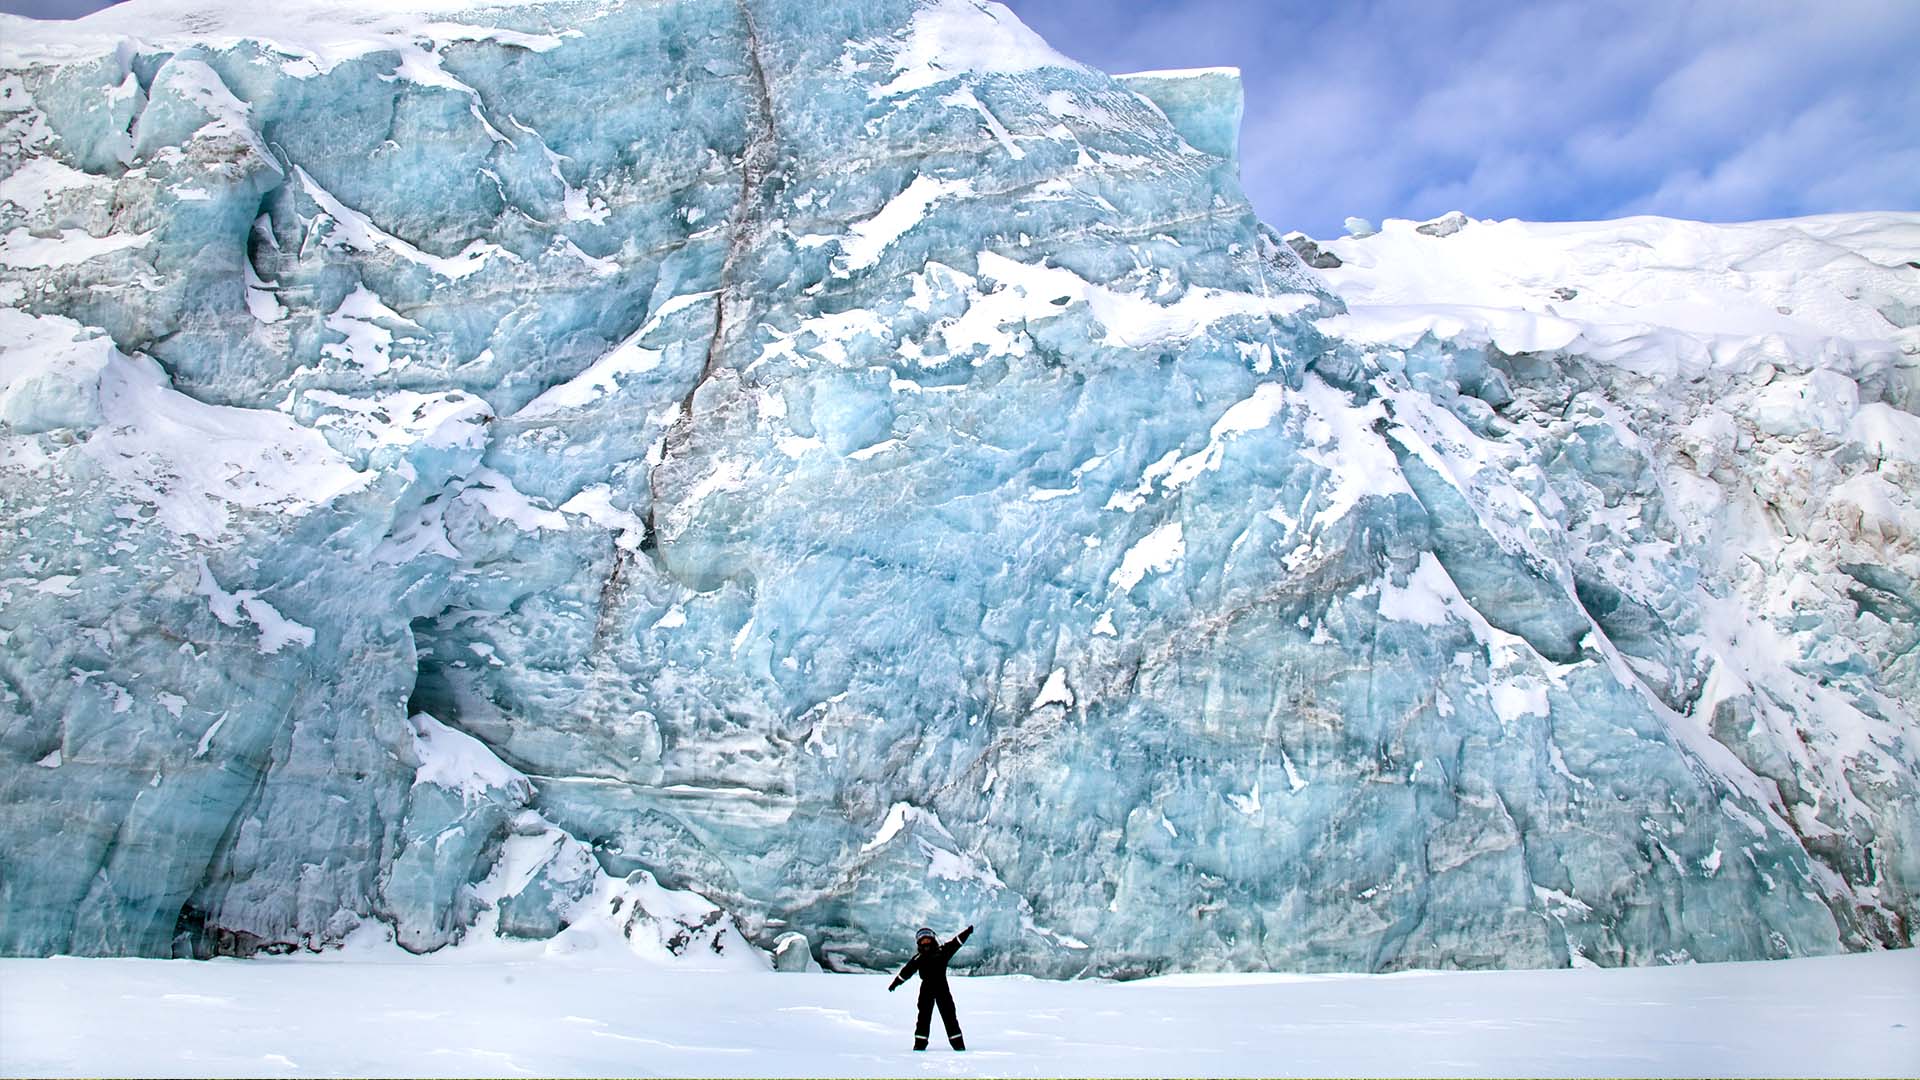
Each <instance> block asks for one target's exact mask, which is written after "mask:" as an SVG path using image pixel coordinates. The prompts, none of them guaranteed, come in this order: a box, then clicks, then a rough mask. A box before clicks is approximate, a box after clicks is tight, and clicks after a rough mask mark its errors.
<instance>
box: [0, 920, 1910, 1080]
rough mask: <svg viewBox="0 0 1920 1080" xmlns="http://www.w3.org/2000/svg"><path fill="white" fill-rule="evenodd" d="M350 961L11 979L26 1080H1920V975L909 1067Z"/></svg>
mask: <svg viewBox="0 0 1920 1080" xmlns="http://www.w3.org/2000/svg"><path fill="white" fill-rule="evenodd" d="M332 955H333V956H335V957H337V956H339V955H340V954H332ZM348 955H349V956H350V958H349V959H345V960H338V959H335V960H325V959H323V960H311V959H292V960H248V961H213V962H194V961H174V960H82V959H73V958H56V959H50V960H4V961H0V1072H4V1073H5V1075H8V1076H20V1075H41V1076H98V1075H121V1074H138V1075H143V1076H208V1077H213V1076H329V1075H360V1076H365V1075H375V1076H379V1075H395V1074H409V1075H418V1076H526V1075H541V1076H631V1075H642V1076H648V1075H653V1076H899V1075H932V1076H1054V1075H1070V1076H1161V1075H1176V1076H1178V1075H1212V1076H1241V1075H1287V1076H1291V1075H1304V1076H1332V1075H1347V1074H1358V1075H1379V1076H1391V1075H1416V1076H1509V1075H1519V1076H1602V1075H1628V1076H1827V1075H1838V1076H1845V1075H1855V1076H1869V1075H1880V1076H1885V1075H1903V1076H1912V1075H1920V954H1916V953H1914V952H1913V951H1911V950H1906V951H1899V952H1887V953H1871V954H1863V955H1854V956H1844V957H1826V958H1819V959H1808V960H1787V961H1772V962H1762V963H1746V964H1706V965H1692V966H1683V967H1672V968H1639V969H1623V970H1608V971H1595V970H1588V971H1508V972H1449V973H1416V974H1402V975H1375V976H1363V975H1292V976H1289V975H1219V976H1208V975H1187V976H1170V977H1167V978H1162V979H1149V980H1145V981H1141V982H1133V983H1109V982H1094V981H1082V982H1045V981H1039V980H1034V979H1029V978H1025V977H1021V976H1007V977H997V978H964V977H963V978H960V979H957V980H956V981H955V984H954V992H955V997H956V999H957V1001H958V1004H959V1011H960V1021H961V1024H962V1025H963V1026H964V1028H965V1030H966V1034H967V1041H968V1044H969V1045H970V1046H972V1047H974V1048H975V1049H973V1050H971V1051H969V1052H968V1053H966V1054H964V1055H961V1054H954V1053H952V1052H951V1051H947V1050H945V1049H936V1050H933V1051H929V1052H927V1053H925V1054H913V1053H911V1052H909V1051H908V1050H907V1047H908V1046H909V1045H910V1041H911V1029H912V1023H913V1001H914V999H913V993H912V989H911V987H908V988H904V989H902V990H901V991H900V992H898V993H894V994H891V995H889V994H887V993H886V977H885V976H883V975H871V976H848V975H776V974H724V973H711V974H709V973H686V972H681V971H672V972H669V971H665V970H661V969H658V968H653V967H646V966H640V965H638V964H636V963H633V962H628V961H626V959H625V958H624V957H621V958H620V960H619V961H618V962H610V960H611V954H604V955H598V956H595V957H592V958H589V959H580V958H577V957H575V958H554V957H545V958H538V959H525V960H514V959H500V958H498V957H500V956H504V955H507V954H506V953H505V952H495V953H493V954H492V955H493V956H494V957H495V958H492V959H486V960H478V961H476V960H462V959H451V960H446V959H436V958H427V959H422V958H416V957H408V958H405V959H404V960H398V959H396V960H392V961H389V962H380V961H375V960H371V959H369V958H368V957H369V955H370V954H368V953H364V952H362V953H359V954H357V955H355V954H348ZM394 955H396V956H397V954H394ZM443 955H444V954H443ZM531 955H532V953H529V956H531ZM935 1028H936V1031H935V1036H936V1042H938V1036H939V1034H940V1033H939V1031H938V1022H937V1020H936V1023H935Z"/></svg>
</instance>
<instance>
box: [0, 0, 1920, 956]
mask: <svg viewBox="0 0 1920 1080" xmlns="http://www.w3.org/2000/svg"><path fill="white" fill-rule="evenodd" d="M410 8H411V11H410V13H406V14H400V13H396V12H394V11H392V10H391V9H389V8H387V7H385V6H381V5H375V4H373V3H371V2H370V0H369V2H364V3H363V2H359V0H355V2H354V3H350V4H347V5H344V6H343V5H341V4H339V3H325V4H322V3H319V2H317V0H290V2H289V3H288V4H285V5H282V6H280V7H278V8H277V9H276V12H275V13H274V14H264V13H261V12H257V11H248V10H242V9H240V8H239V7H238V6H228V7H221V6H213V7H207V6H202V5H197V4H193V3H188V2H185V0H131V2H130V3H127V4H123V5H120V6H117V7H115V8H112V9H109V10H107V11H104V12H101V13H99V14H96V15H93V16H90V17H88V18H86V19H83V20H80V21H78V22H75V23H72V24H47V23H37V22H31V21H28V20H22V19H15V18H4V19H0V41H3V42H4V43H0V305H4V307H0V350H3V351H0V529H4V535H5V537H6V540H5V544H4V547H3V548H0V562H4V564H5V571H4V576H0V710H4V711H0V953H4V954H7V955H46V954H55V953H71V954H80V955H117V956H198V957H204V956H212V955H234V954H237V955H247V954H253V953H260V952H285V951H289V950H301V949H323V948H327V947H330V946H333V945H337V944H339V943H341V942H344V941H348V940H350V939H351V940H359V939H360V938H362V937H364V936H365V935H367V934H370V933H371V934H379V935H384V936H385V937H388V938H390V939H391V940H392V942H394V943H396V944H397V945H398V946H399V947H401V948H404V949H407V950H409V951H412V952H432V951H435V950H439V949H443V948H445V947H448V946H450V945H454V944H455V943H458V942H461V941H463V940H466V941H473V940H478V939H481V938H486V937H494V936H504V937H511V938H523V939H531V940H545V941H549V942H551V943H552V947H554V948H557V949H575V948H598V947H603V946H604V947H619V946H618V945H617V944H612V943H615V942H619V941H624V942H626V943H627V945H628V946H629V947H631V948H633V949H635V950H637V951H640V952H642V953H643V954H644V955H647V956H652V957H657V958H659V959H660V960H661V962H663V963H673V962H679V961H683V960H690V959H694V958H697V959H698V960H699V961H700V962H701V963H703V964H704V963H721V964H726V965H732V964H738V965H744V966H747V967H754V966H769V965H777V966H779V967H780V968H781V969H783V970H805V969H808V968H811V967H815V966H823V967H825V968H827V969H831V970H861V969H868V968H874V967H881V966H886V965H890V964H893V963H895V962H897V961H899V960H902V959H904V956H905V953H906V951H907V949H908V948H909V947H910V945H911V942H910V941H909V940H907V938H906V934H907V933H908V932H910V930H911V928H912V927H914V926H917V925H920V924H922V923H930V924H932V925H936V926H940V925H948V924H951V925H953V926H956V927H957V926H959V925H965V924H967V923H974V924H977V925H978V926H979V928H980V935H979V937H978V938H977V939H976V940H977V941H978V942H980V943H981V944H982V945H983V947H982V948H980V949H979V950H978V951H976V952H973V953H972V954H971V956H970V957H969V959H970V960H971V961H972V962H973V963H975V964H977V969H978V970H980V971H982V972H1024V973H1030V974H1038V975H1046V976H1059V977H1066V976H1075V975H1100V976H1112V977H1137V976H1147V975H1155V974H1160V973H1165V972H1173V971H1209V970H1235V969H1238V970H1299V971H1322V970H1368V971H1384V970H1397V969H1405V968H1430V967H1564V966H1587V965H1604V966H1614V965H1644V964H1659V963H1676V962H1685V961H1713V960H1738V959H1766V958H1778V957H1787V956H1801V955H1811V954H1821V953H1831V952H1837V951H1842V950H1859V949H1867V948H1877V947H1892V946H1905V945H1909V944H1910V943H1911V927H1912V920H1913V919H1914V917H1915V916H1916V914H1920V905H1917V904H1916V900H1915V890H1916V888H1920V812H1917V811H1920V806H1917V805H1916V795H1917V792H1920V786H1917V785H1920V757H1917V756H1916V747H1915V746H1914V736H1913V732H1914V730H1915V727H1914V703H1915V702H1916V701H1920V658H1917V657H1920V649H1917V648H1916V643H1917V642H1920V584H1917V583H1920V552H1917V551H1916V547H1915V530H1916V527H1920V512H1917V511H1916V507H1915V503H1914V492H1915V491H1917V490H1920V483H1916V479H1915V476H1916V470H1920V417H1917V416H1916V409H1920V374H1916V372H1917V365H1920V361H1916V359H1915V357H1916V355H1920V336H1916V335H1920V330H1916V329H1915V327H1916V324H1917V323H1920V319H1916V312H1920V278H1916V273H1915V272H1916V269H1920V265H1917V264H1920V215H1915V214H1861V215H1839V216H1834V217H1828V218H1814V219H1804V220H1800V221H1792V222H1772V223H1755V224H1752V225H1742V226H1711V225H1698V224H1693V223H1685V222H1673V221H1665V220H1661V219H1629V220H1627V221H1624V222H1610V223H1595V224H1590V225H1532V224H1525V223H1518V222H1497V223H1496V222H1481V221H1474V220H1471V219H1468V218H1466V217H1464V215H1450V216H1449V217H1448V218H1444V219H1438V220H1436V221H1435V222H1430V223H1424V224H1423V223H1415V222H1403V221H1389V222H1385V223H1383V225H1382V227H1381V228H1379V229H1378V230H1375V229H1374V228H1373V227H1372V226H1370V225H1365V223H1359V224H1360V225H1364V226H1365V227H1364V228H1355V229H1354V235H1352V236H1349V237H1346V238H1341V239H1328V240H1319V241H1315V240H1311V239H1309V238H1306V237H1302V236H1299V235H1297V234H1295V235H1288V236H1283V235H1281V234H1280V233H1279V232H1277V231H1275V230H1274V229H1272V228H1270V227H1268V226H1267V225H1265V224H1263V223H1262V222H1261V221H1260V220H1259V219H1258V217H1257V216H1256V215H1255V213H1254V211H1253V209H1252V207H1251V206H1250V204H1249V203H1248V202H1247V199H1246V198H1245V196H1244V194H1243V193H1242V191H1241V189H1240V186H1239V178H1238V165H1237V159H1236V154H1237V146H1236V142H1237V139H1236V132H1237V128H1238V124H1239V118H1240V113H1241V97H1240V89H1239V83H1238V79H1237V76H1236V74H1235V73H1234V72H1232V71H1231V70H1230V69H1207V70H1198V71H1181V72H1150V73H1140V74H1137V75H1125V76H1109V75H1107V74H1104V73H1101V72H1098V71H1095V70H1092V69H1090V68H1087V67H1085V66H1083V65H1080V64H1078V63H1076V62H1074V61H1072V60H1071V59H1069V58H1067V57H1065V56H1063V55H1061V54H1060V53H1058V52H1056V51H1055V50H1054V49H1053V48H1051V47H1050V46H1048V45H1047V44H1046V43H1045V42H1044V41H1042V40H1041V39H1040V38H1039V37H1038V36H1037V35H1035V34H1034V33H1033V32H1032V31H1030V30H1029V29H1027V28H1026V27H1025V26H1024V25H1022V24H1021V23H1020V22H1019V21H1018V19H1017V18H1015V17H1014V16H1013V14H1012V13H1011V12H1010V11H1008V10H1007V9H1006V8H1005V7H1003V6H1001V5H998V4H994V3H986V2H976V0H860V2H858V3H851V4H841V5H820V4H806V3H798V2H794V0H670V2H646V3H642V2H638V0H625V2H622V0H610V2H607V3H596V4H578V3H570V2H558V0H546V2H531V3H501V4H479V5H476V4H474V3H472V2H470V0H461V2H458V3H455V2H453V0H419V2H417V3H414V4H411V5H410ZM1301 253H1305V254H1306V255H1307V258H1306V260H1305V261H1304V262H1303V260H1302V257H1301Z"/></svg>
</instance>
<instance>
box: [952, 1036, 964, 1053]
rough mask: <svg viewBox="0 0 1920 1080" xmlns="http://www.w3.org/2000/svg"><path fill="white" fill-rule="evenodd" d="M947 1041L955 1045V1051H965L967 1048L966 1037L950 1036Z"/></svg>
mask: <svg viewBox="0 0 1920 1080" xmlns="http://www.w3.org/2000/svg"><path fill="white" fill-rule="evenodd" d="M947 1041H948V1042H950V1043H952V1044H953V1048H954V1049H955V1050H965V1049H966V1048H967V1040H966V1036H964V1035H949V1036H947Z"/></svg>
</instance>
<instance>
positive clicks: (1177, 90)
mask: <svg viewBox="0 0 1920 1080" xmlns="http://www.w3.org/2000/svg"><path fill="white" fill-rule="evenodd" d="M1114 80H1115V81H1116V82H1118V83H1119V84H1120V85H1122V86H1124V87H1126V88H1127V89H1129V90H1131V91H1133V92H1134V93H1136V94H1139V95H1140V96H1141V97H1143V98H1146V99H1147V100H1148V101H1151V102H1153V104H1154V105H1155V106H1157V107H1158V108H1159V109H1160V111H1161V112H1162V113H1165V114H1166V117H1167V122H1168V123H1171V124H1172V125H1173V129H1174V130H1175V131H1178V132H1179V133H1180V137H1181V138H1183V139H1185V140H1187V142H1188V144H1189V145H1191V146H1192V147H1193V148H1194V149H1195V150H1200V151H1203V152H1205V153H1208V154H1212V155H1214V156H1215V157H1221V158H1225V159H1227V160H1228V161H1237V160H1239V157H1240V117H1241V114H1242V113H1243V112H1245V111H1246V93H1245V91H1244V90H1243V89H1242V88H1241V85H1240V69H1239V68H1236V67H1213V68H1184V69H1178V70H1171V71H1137V72H1134V73H1132V74H1130V75H1115V76H1114Z"/></svg>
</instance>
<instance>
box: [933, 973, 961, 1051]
mask: <svg viewBox="0 0 1920 1080" xmlns="http://www.w3.org/2000/svg"><path fill="white" fill-rule="evenodd" d="M939 1003H940V1022H941V1023H942V1024H944V1025H946V1028H947V1041H948V1042H950V1043H952V1044H953V1048H954V1049H955V1050H965V1049H966V1048H967V1040H966V1039H964V1038H961V1036H960V1018H959V1017H958V1016H956V1015H954V1011H953V994H952V992H951V991H949V990H947V989H946V988H945V987H942V988H941V989H940V998H939Z"/></svg>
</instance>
